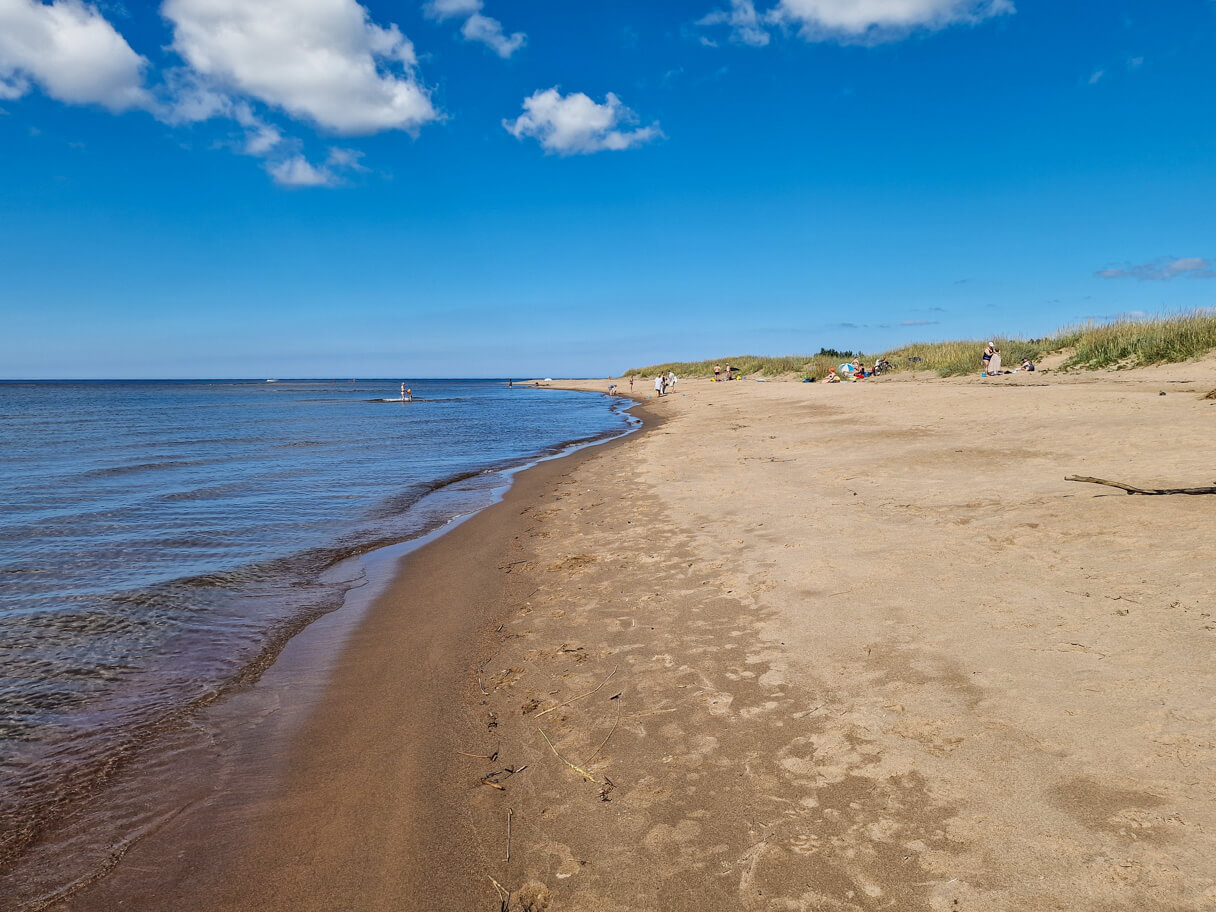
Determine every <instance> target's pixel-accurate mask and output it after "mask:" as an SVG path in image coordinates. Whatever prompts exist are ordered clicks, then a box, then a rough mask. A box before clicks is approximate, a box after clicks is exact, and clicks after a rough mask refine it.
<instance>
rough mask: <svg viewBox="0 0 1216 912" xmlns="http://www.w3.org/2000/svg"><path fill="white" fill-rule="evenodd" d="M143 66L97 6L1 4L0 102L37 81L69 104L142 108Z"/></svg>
mask: <svg viewBox="0 0 1216 912" xmlns="http://www.w3.org/2000/svg"><path fill="white" fill-rule="evenodd" d="M146 65H147V60H145V59H144V58H143V57H142V56H141V55H139V54H137V53H135V51H134V50H132V49H131V46H130V45H129V44H127V41H126V39H125V38H123V37H122V35H120V34H119V33H118V32H117V31H116V30H115V28H114V26H112V25H111V24H110V23H109V22H108V21H107V20H106V18H105V17H104V16H103V15H102V14H101V13H100V12H99V11H98V9H97V7H95V6H91V5H88V4H86V3H82V2H81V0H54V2H52V3H49V4H47V3H42V2H41V0H0V98H7V99H12V98H17V97H19V96H21V95H24V94H25V93H26V92H27V91H28V90H29V86H30V84H31V83H37V84H38V85H39V86H40V87H41V88H42V90H43V91H44V92H46V94H47V95H50V96H51V97H52V98H55V99H57V100H59V101H64V102H69V103H72V104H100V105H104V106H105V107H107V108H110V109H111V110H113V111H125V110H128V109H130V108H138V107H146V106H148V105H149V104H150V103H151V98H150V96H149V94H148V92H147V90H146V89H145V88H144V85H143V70H144V67H145V66H146Z"/></svg>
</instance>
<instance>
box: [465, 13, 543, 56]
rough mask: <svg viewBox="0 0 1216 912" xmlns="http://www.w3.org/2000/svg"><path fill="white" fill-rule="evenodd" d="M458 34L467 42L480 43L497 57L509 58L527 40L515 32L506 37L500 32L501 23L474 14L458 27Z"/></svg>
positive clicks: (524, 36) (521, 34)
mask: <svg viewBox="0 0 1216 912" xmlns="http://www.w3.org/2000/svg"><path fill="white" fill-rule="evenodd" d="M460 34H462V35H464V37H465V39H466V40H468V41H480V42H481V43H482V44H484V45H485V46H486V47H488V48H490V50H492V51H493V52H494V53H495V54H497V55H498V56H499V57H510V56H511V55H512V54H514V53H515V52H516V51H518V50H519V49H520V48H521V47H523V46H524V42H525V41H526V40H527V36H526V35H525V34H524V33H523V32H515V33H514V34H512V35H511V36H510V37H508V36H507V35H506V34H505V33H504V32H503V30H502V23H501V22H499V21H498V20H497V19H491V18H490V17H489V16H483V15H482V14H481V13H474V14H473V15H472V16H470V17H469V18H468V19H466V20H465V21H464V25H462V26H461V27H460Z"/></svg>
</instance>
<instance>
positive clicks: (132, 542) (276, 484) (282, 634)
mask: <svg viewBox="0 0 1216 912" xmlns="http://www.w3.org/2000/svg"><path fill="white" fill-rule="evenodd" d="M410 386H411V387H412V389H413V392H414V397H415V401H413V402H401V401H385V400H389V399H393V398H395V397H399V395H400V393H399V385H398V382H397V381H392V382H388V381H377V382H367V381H358V382H356V381H341V382H339V381H306V382H296V381H292V382H267V381H258V382H252V381H233V382H222V381H213V382H115V383H110V382H104V383H103V382H94V383H49V382H47V383H0V510H2V512H0V864H2V863H3V862H4V861H5V860H6V858H7V860H9V861H12V860H13V859H14V858H15V857H16V856H19V855H20V854H21V853H22V852H23V851H24V850H26V849H27V848H28V847H29V846H30V845H31V844H33V843H34V842H36V841H37V839H38V838H39V834H40V833H41V832H42V831H43V829H44V828H45V826H46V824H47V823H48V821H49V820H51V819H52V818H53V817H54V816H55V815H56V814H58V813H61V812H62V811H63V809H64V808H65V807H68V806H70V804H71V801H72V799H73V798H75V797H76V796H82V795H86V794H88V793H89V791H90V790H91V789H92V788H93V787H94V786H95V785H96V784H97V783H98V782H99V781H101V779H103V778H104V776H105V773H106V771H107V770H108V769H109V768H110V767H111V766H112V764H113V762H114V760H115V758H118V757H121V756H122V755H123V754H124V752H130V751H131V750H132V749H133V748H135V747H136V746H139V745H146V744H147V743H148V742H149V741H150V740H155V738H156V736H157V732H158V730H161V729H163V728H164V727H165V726H167V725H171V724H174V723H175V722H177V723H180V721H181V720H182V719H183V718H184V717H187V716H188V715H189V712H190V710H191V708H193V707H198V706H201V705H205V704H206V703H208V702H209V701H211V700H213V699H214V698H215V697H216V696H217V695H219V694H221V693H223V691H224V689H225V688H227V687H230V686H231V685H233V684H234V683H240V682H242V681H247V680H250V679H252V678H254V677H256V675H257V674H258V673H259V671H260V670H261V669H262V668H264V666H265V665H266V663H268V662H269V661H271V660H272V659H273V657H274V655H275V654H276V653H277V650H278V649H279V648H280V647H281V645H282V643H283V642H284V641H285V639H286V638H287V637H289V636H290V635H291V634H292V633H294V632H296V631H297V630H299V629H300V628H301V627H302V626H304V625H305V624H306V623H307V622H308V621H309V620H311V619H313V618H315V617H317V616H319V615H320V614H322V613H325V612H327V611H330V610H332V609H334V608H336V607H339V606H340V605H341V603H342V599H343V597H344V595H345V593H346V592H347V590H349V589H350V588H352V587H353V586H357V585H359V584H360V582H361V579H360V578H359V576H358V572H359V571H358V562H357V561H348V560H345V558H348V557H350V556H352V555H356V554H359V553H362V552H364V551H368V550H370V549H373V548H377V547H380V546H384V545H388V544H392V543H396V542H401V541H405V540H408V539H411V538H414V537H417V536H420V535H422V534H425V533H427V532H429V531H432V530H434V529H435V528H437V527H439V526H441V525H443V524H445V523H447V522H450V521H451V520H452V519H453V518H455V517H457V516H460V515H464V514H467V513H469V512H472V511H474V510H476V509H478V508H479V507H481V506H484V505H486V504H487V503H488V502H490V500H492V498H493V496H494V494H493V492H494V490H495V488H499V487H501V485H502V484H503V475H502V473H503V471H504V470H507V469H510V468H514V467H518V466H519V465H522V464H526V463H528V462H530V461H532V460H534V459H536V458H537V457H540V456H543V455H546V454H552V453H555V452H558V451H561V450H562V449H563V448H566V447H569V446H571V445H572V444H576V443H579V442H587V441H590V440H594V439H597V438H601V437H606V436H612V435H615V434H619V433H622V432H623V431H624V430H625V429H626V428H627V427H628V423H629V420H630V419H629V417H628V416H627V415H626V414H625V413H624V412H623V411H622V405H623V403H622V402H621V401H620V400H616V401H614V400H610V399H608V398H607V397H606V396H598V395H589V394H585V393H573V392H564V391H559V390H550V389H534V388H529V387H518V386H517V387H514V388H508V386H507V384H506V383H505V382H489V381H425V380H418V381H412V382H411V383H410ZM352 568H354V569H352Z"/></svg>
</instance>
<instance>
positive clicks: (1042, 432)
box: [56, 359, 1216, 912]
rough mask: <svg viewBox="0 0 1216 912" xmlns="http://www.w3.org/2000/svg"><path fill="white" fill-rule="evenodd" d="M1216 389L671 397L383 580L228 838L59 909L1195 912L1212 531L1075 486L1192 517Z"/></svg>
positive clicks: (141, 847)
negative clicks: (1181, 489) (630, 430)
mask: <svg viewBox="0 0 1216 912" xmlns="http://www.w3.org/2000/svg"><path fill="white" fill-rule="evenodd" d="M555 385H558V384H555ZM560 385H565V386H574V387H578V388H586V389H596V390H601V391H602V390H604V389H606V387H607V381H597V382H582V383H567V384H560ZM626 386H627V385H626ZM644 386H649V384H648V383H647V384H644ZM642 388H643V387H642V386H639V390H641V389H642ZM1213 388H1216V362H1214V361H1212V360H1210V359H1209V360H1207V361H1204V362H1200V363H1191V364H1183V365H1173V366H1170V367H1163V368H1150V369H1141V370H1136V371H1125V372H1102V373H1080V374H1069V375H1063V374H1059V373H1055V372H1050V373H1046V374H1042V373H1040V374H1038V375H1033V374H1028V375H1015V376H1012V377H1005V378H1000V379H995V380H992V381H983V380H980V379H978V378H965V379H956V380H940V379H927V378H919V379H917V378H910V377H897V378H891V379H886V378H883V379H879V380H877V381H865V382H862V383H855V384H843V385H839V386H834V387H831V386H825V385H823V384H801V383H781V382H770V383H755V382H750V381H741V382H733V383H710V382H708V381H700V380H683V381H681V382H680V383H679V384H678V386H677V387H676V389H675V392H674V394H673V395H671V396H667V397H664V398H663V399H661V400H654V399H651V400H649V401H645V402H643V404H642V405H641V406H640V407H639V412H640V414H642V415H644V416H645V417H646V419H647V422H648V425H649V426H648V428H647V429H645V430H644V431H642V432H641V433H638V434H635V435H633V436H631V437H628V438H625V439H623V440H621V441H617V442H614V443H611V444H608V445H605V446H601V447H597V448H593V449H590V450H585V451H583V452H581V453H579V454H576V455H574V456H571V457H568V458H566V459H563V460H558V461H554V462H551V463H547V464H544V465H542V466H539V467H537V468H534V469H531V470H529V471H527V472H525V473H523V474H522V475H521V476H520V478H519V479H518V481H517V483H516V484H515V486H514V487H513V489H512V490H511V492H510V493H509V495H508V496H507V498H506V500H504V501H503V502H502V503H500V504H498V505H496V506H494V507H492V508H490V509H488V510H486V511H485V512H483V513H481V514H479V515H478V516H477V517H475V518H473V519H472V520H470V521H468V522H466V523H464V524H463V525H461V526H459V527H458V528H456V529H455V530H453V531H452V532H450V533H449V534H447V535H445V536H443V537H442V538H440V539H439V540H437V541H436V542H434V543H433V544H430V545H428V546H426V547H425V548H423V549H422V550H421V551H419V552H417V553H415V554H414V555H412V556H410V557H409V558H408V559H406V560H405V561H404V562H403V564H402V569H401V571H400V574H399V576H398V578H397V579H396V580H395V582H394V583H393V585H392V586H391V588H390V589H389V590H388V591H387V592H386V593H385V594H384V595H383V596H381V597H380V598H379V599H378V600H377V602H376V603H375V604H374V605H373V606H372V607H371V608H370V609H369V611H368V612H367V613H366V615H365V617H363V619H362V620H361V622H360V623H359V626H358V627H357V629H356V630H355V631H354V632H353V633H351V634H350V635H349V636H348V637H346V639H345V641H344V645H342V648H341V652H340V654H339V657H338V659H337V660H336V662H335V663H334V664H333V666H332V671H331V672H330V673H329V677H328V679H327V681H326V683H325V684H324V687H322V688H319V692H318V694H317V696H316V698H315V701H314V702H313V704H312V705H311V707H310V709H309V712H308V714H307V718H306V719H305V720H304V721H303V722H302V724H300V725H299V726H298V727H297V728H296V729H295V730H294V731H293V732H292V733H291V736H290V738H289V739H287V740H286V741H285V742H284V743H283V744H281V745H278V746H277V747H276V748H275V750H274V751H273V753H274V754H275V756H276V758H277V762H278V763H279V764H280V765H279V766H278V767H277V770H278V771H277V773H276V775H275V777H274V778H273V781H272V782H269V783H268V784H267V785H266V787H265V788H264V789H259V790H258V791H257V792H256V793H253V794H250V795H246V796H245V799H243V800H242V801H241V802H240V808H239V813H237V812H236V811H234V810H233V808H232V805H233V802H232V801H228V802H227V804H225V802H223V801H220V802H218V803H215V804H213V806H212V807H211V809H210V810H207V811H205V812H201V813H190V814H183V815H182V816H181V817H180V818H179V819H177V820H176V821H174V822H171V823H168V824H166V825H165V826H163V827H161V828H160V829H158V830H157V831H156V833H154V834H151V835H149V837H148V838H146V839H144V840H143V841H142V842H140V843H139V844H137V845H135V846H133V847H132V848H131V849H130V850H129V851H128V852H127V853H126V855H125V856H124V858H123V859H122V861H121V863H119V864H118V865H117V866H116V867H115V868H114V870H113V871H112V872H111V873H110V874H109V875H108V876H107V877H104V878H102V879H101V880H99V881H97V882H96V883H95V884H93V885H92V886H91V887H90V888H89V889H86V890H83V891H81V892H79V893H77V894H76V895H74V896H73V897H72V898H70V899H68V900H66V901H64V902H62V903H59V904H58V905H57V906H56V907H57V908H64V909H69V908H70V909H82V910H83V909H90V910H92V909H112V908H132V909H169V908H182V907H189V908H197V909H234V910H235V909H259V910H278V909H283V910H287V909H292V910H305V909H308V910H322V909H325V910H330V909H352V910H355V909H357V910H379V909H385V910H387V909H394V910H401V909H416V910H449V909H450V910H456V909H461V910H467V909H486V910H490V909H500V908H510V909H511V910H528V912H540V910H544V909H551V910H555V912H556V910H580V912H584V910H586V912H590V910H622V912H623V910H684V909H687V910H693V909H696V910H704V909H740V910H747V912H778V910H781V912H786V910H815V912H852V910H879V909H892V910H922V909H923V910H935V912H947V910H950V912H956V910H1027V912H1029V910H1034V912H1041V910H1047V909H1066V910H1094V912H1097V910H1125V909H1137V910H1158V909H1159V910H1200V909H1211V908H1213V907H1214V906H1216V800H1214V799H1213V795H1214V794H1216V788H1214V786H1216V764H1213V762H1212V758H1213V753H1212V751H1213V746H1214V745H1213V737H1214V736H1213V734H1212V733H1213V731H1214V730H1216V728H1214V725H1213V723H1216V680H1214V678H1216V674H1214V671H1213V664H1212V661H1211V657H1212V651H1213V647H1214V645H1216V616H1214V612H1216V603H1214V602H1213V600H1212V596H1211V581H1212V571H1211V564H1212V556H1213V555H1216V509H1214V508H1216V499H1214V498H1212V497H1188V496H1171V497H1129V496H1126V495H1124V494H1123V493H1121V492H1119V491H1117V490H1114V489H1110V488H1104V487H1099V486H1094V485H1087V484H1076V483H1067V482H1065V481H1064V480H1063V479H1064V476H1065V475H1068V474H1073V473H1076V474H1081V475H1093V476H1098V477H1104V478H1111V479H1116V480H1120V481H1127V482H1131V483H1134V484H1143V485H1147V486H1170V487H1174V486H1184V485H1210V484H1212V483H1213V482H1214V481H1216V470H1214V469H1213V463H1212V457H1211V454H1212V448H1213V444H1214V443H1216V401H1213V400H1209V399H1204V398H1203V395H1204V394H1205V393H1207V392H1208V391H1209V390H1212V389H1213ZM266 750H268V749H266ZM263 759H265V758H263ZM508 856H509V860H508ZM508 893H509V897H508V896H507V894H508Z"/></svg>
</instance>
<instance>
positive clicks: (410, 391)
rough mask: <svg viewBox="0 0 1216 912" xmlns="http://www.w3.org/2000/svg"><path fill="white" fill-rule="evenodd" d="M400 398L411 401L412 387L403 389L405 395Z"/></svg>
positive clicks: (412, 399) (412, 395)
mask: <svg viewBox="0 0 1216 912" xmlns="http://www.w3.org/2000/svg"><path fill="white" fill-rule="evenodd" d="M402 398H403V399H405V401H406V402H413V401H414V391H413V390H412V389H407V390H406V391H405V395H404V396H403V397H402Z"/></svg>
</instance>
